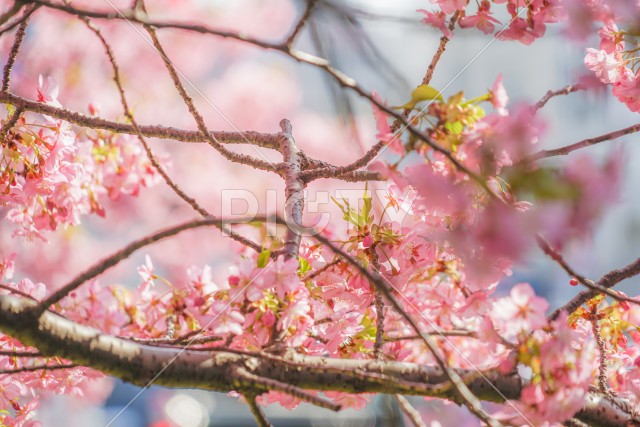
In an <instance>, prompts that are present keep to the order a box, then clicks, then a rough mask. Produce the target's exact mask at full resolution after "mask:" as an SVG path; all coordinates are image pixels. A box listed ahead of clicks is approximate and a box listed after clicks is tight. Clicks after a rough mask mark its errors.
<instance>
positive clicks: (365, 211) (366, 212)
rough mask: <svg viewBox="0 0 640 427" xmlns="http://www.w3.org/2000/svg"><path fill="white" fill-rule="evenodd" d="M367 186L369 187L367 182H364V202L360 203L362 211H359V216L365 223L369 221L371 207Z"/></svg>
mask: <svg viewBox="0 0 640 427" xmlns="http://www.w3.org/2000/svg"><path fill="white" fill-rule="evenodd" d="M368 187H369V183H366V184H365V186H364V196H363V200H364V203H363V205H362V212H361V217H362V219H363V220H364V221H365V223H366V224H368V223H369V215H370V214H371V207H372V201H371V194H369V188H368Z"/></svg>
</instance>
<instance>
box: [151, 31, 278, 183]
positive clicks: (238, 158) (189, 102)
mask: <svg viewBox="0 0 640 427" xmlns="http://www.w3.org/2000/svg"><path fill="white" fill-rule="evenodd" d="M144 29H145V30H146V31H147V33H148V34H149V37H151V41H152V42H153V46H154V47H155V48H156V50H157V52H158V54H159V55H160V57H161V58H162V61H163V62H164V65H165V68H166V69H167V71H168V73H169V75H170V76H171V80H173V84H174V86H175V88H176V90H177V91H178V93H179V94H180V97H181V98H182V100H183V101H184V103H185V105H186V106H187V109H188V110H189V112H190V113H191V116H192V117H193V119H194V120H195V122H196V124H197V125H198V130H199V131H200V134H201V135H202V136H203V137H204V138H205V140H206V141H207V143H208V144H209V145H211V146H212V147H213V148H215V149H216V151H218V152H219V153H220V154H222V156H223V157H225V158H226V159H227V160H231V161H232V162H236V163H241V164H244V165H248V166H251V167H254V168H256V169H262V170H266V171H271V172H275V171H276V166H275V165H273V164H272V163H270V162H266V161H263V160H259V159H256V158H253V157H251V156H248V155H246V154H239V153H235V152H233V151H229V150H227V149H226V148H225V147H224V145H222V144H221V143H220V141H218V140H216V139H215V137H213V136H212V134H211V132H209V129H207V126H206V124H205V122H204V119H203V118H202V115H201V114H200V113H199V112H198V110H197V108H196V106H195V104H194V103H193V99H192V98H191V96H190V95H189V94H188V93H187V91H186V89H185V88H184V85H183V84H182V81H181V80H180V77H179V76H178V72H177V70H176V68H175V67H174V65H173V63H172V62H171V60H170V59H169V57H168V56H167V54H166V52H165V51H164V48H163V47H162V45H161V44H160V40H159V39H158V36H157V34H156V30H155V29H154V28H153V27H152V26H150V25H145V26H144Z"/></svg>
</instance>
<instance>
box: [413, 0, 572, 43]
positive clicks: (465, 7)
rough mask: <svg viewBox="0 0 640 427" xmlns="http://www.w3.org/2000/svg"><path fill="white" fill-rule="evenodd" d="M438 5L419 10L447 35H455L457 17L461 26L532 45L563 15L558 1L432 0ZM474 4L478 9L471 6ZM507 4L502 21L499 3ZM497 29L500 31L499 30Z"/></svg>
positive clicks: (429, 21) (425, 19) (430, 22)
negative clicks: (453, 28)
mask: <svg viewBox="0 0 640 427" xmlns="http://www.w3.org/2000/svg"><path fill="white" fill-rule="evenodd" d="M430 1H431V3H433V4H436V5H437V7H438V9H437V10H436V11H428V10H425V9H419V10H418V12H421V13H423V14H424V15H425V17H424V18H423V20H422V22H424V23H425V24H428V25H431V26H433V27H435V28H438V29H439V30H440V31H442V34H443V35H444V36H446V37H448V38H451V37H452V36H453V33H452V26H451V24H450V23H451V20H452V18H453V16H454V14H455V15H456V16H458V18H457V22H456V23H457V25H458V26H459V27H460V28H476V29H478V30H480V31H482V32H483V33H484V34H492V33H494V32H495V37H497V38H498V39H500V40H516V41H519V42H521V43H523V44H525V45H530V44H531V43H533V42H534V41H535V40H536V39H538V38H540V37H542V36H543V35H544V34H545V31H546V29H547V24H552V23H555V22H558V21H559V19H560V18H561V17H562V15H563V9H562V7H561V5H560V3H561V2H559V1H557V0H552V1H549V0H533V1H528V2H521V1H518V0H501V1H497V0H492V1H489V0H482V1H480V2H468V1H467V0H430ZM469 4H475V10H472V8H471V7H469ZM501 4H506V11H507V13H508V16H509V19H508V21H506V22H504V23H501V22H500V21H499V20H498V19H497V18H495V16H494V13H495V8H496V7H497V6H496V5H500V7H502V5H501ZM496 29H497V32H496Z"/></svg>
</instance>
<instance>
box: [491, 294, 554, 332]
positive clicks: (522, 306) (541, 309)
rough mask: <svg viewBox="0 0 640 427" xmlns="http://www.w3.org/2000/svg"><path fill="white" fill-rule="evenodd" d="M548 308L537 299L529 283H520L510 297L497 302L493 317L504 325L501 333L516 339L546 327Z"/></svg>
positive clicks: (544, 302) (546, 304)
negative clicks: (522, 334) (523, 334)
mask: <svg viewBox="0 0 640 427" xmlns="http://www.w3.org/2000/svg"><path fill="white" fill-rule="evenodd" d="M548 308H549V303H548V302H547V301H546V300H545V299H544V298H540V297H537V296H536V295H535V293H534V292H533V289H532V288H531V286H530V285H529V284H528V283H519V284H517V285H515V286H514V287H513V288H512V289H511V293H510V295H509V297H505V298H501V299H499V300H497V301H496V303H495V305H494V308H493V315H494V319H496V320H499V321H498V322H496V323H502V327H501V328H500V329H502V331H501V332H503V334H505V335H508V336H510V337H515V336H518V335H519V334H521V333H530V332H532V331H535V330H536V329H540V328H542V327H544V326H545V325H546V324H547V319H546V316H545V312H546V311H547V309H548Z"/></svg>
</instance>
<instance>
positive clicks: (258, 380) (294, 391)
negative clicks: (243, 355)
mask: <svg viewBox="0 0 640 427" xmlns="http://www.w3.org/2000/svg"><path fill="white" fill-rule="evenodd" d="M236 374H237V376H238V379H239V380H241V382H244V383H245V384H242V386H243V387H247V386H249V387H252V388H255V389H257V390H261V389H262V390H265V391H267V390H274V391H279V392H281V393H285V394H288V395H290V396H293V397H295V398H298V399H300V400H302V401H304V402H308V403H311V404H313V405H315V406H318V407H320V408H325V409H329V410H331V411H339V410H340V408H341V405H339V404H337V403H334V402H332V401H330V400H328V399H325V398H324V397H320V396H316V395H313V394H311V393H309V392H308V391H306V390H303V389H301V388H300V387H297V386H294V385H291V384H287V383H283V382H281V381H278V380H274V379H272V378H266V377H261V376H259V375H255V374H252V373H251V372H249V371H247V370H246V369H245V368H238V369H236Z"/></svg>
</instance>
